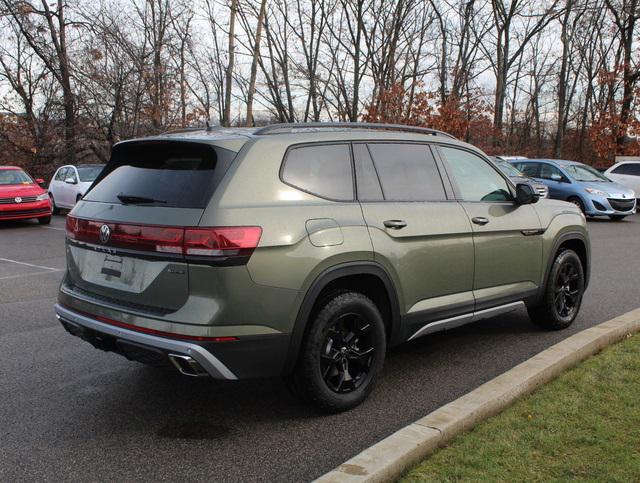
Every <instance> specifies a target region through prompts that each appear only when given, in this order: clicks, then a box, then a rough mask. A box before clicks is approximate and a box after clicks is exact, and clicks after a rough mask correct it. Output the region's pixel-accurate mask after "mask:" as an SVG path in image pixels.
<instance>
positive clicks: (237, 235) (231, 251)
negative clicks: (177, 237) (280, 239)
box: [184, 226, 262, 257]
mask: <svg viewBox="0 0 640 483" xmlns="http://www.w3.org/2000/svg"><path fill="white" fill-rule="evenodd" d="M261 235H262V228H260V227H259V226H234V227H218V228H187V229H186V230H185V233H184V254H185V255H196V256H206V257H218V256H233V255H245V256H246V255H251V253H252V252H253V250H254V249H255V248H256V247H257V246H258V242H259V241H260V236H261Z"/></svg>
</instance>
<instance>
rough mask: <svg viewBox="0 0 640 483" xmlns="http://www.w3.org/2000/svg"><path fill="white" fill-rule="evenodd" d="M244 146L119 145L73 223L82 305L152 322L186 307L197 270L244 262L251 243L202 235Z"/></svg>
mask: <svg viewBox="0 0 640 483" xmlns="http://www.w3.org/2000/svg"><path fill="white" fill-rule="evenodd" d="M241 145H242V142H240V141H239V142H238V143H236V144H235V146H234V145H233V143H232V145H231V147H232V148H233V147H235V148H236V149H235V150H232V149H227V148H226V147H221V146H218V145H213V144H210V143H204V142H192V141H173V140H152V141H132V142H125V143H122V144H119V145H116V146H115V147H114V150H113V154H112V157H111V160H110V161H109V163H108V164H107V166H106V167H105V169H104V171H103V172H102V173H101V174H100V176H99V177H98V178H97V179H96V181H95V183H94V184H93V186H92V187H91V189H90V190H89V191H88V192H87V194H86V195H85V197H84V198H83V201H82V202H81V203H79V204H78V205H77V206H76V208H75V209H74V210H73V212H72V213H71V214H70V215H69V216H68V218H67V247H68V249H67V266H68V275H67V278H66V285H67V288H68V289H69V290H71V291H72V292H73V294H74V295H76V296H79V297H80V298H88V299H89V300H90V301H97V302H98V303H101V304H105V305H107V306H116V307H118V308H123V309H128V310H129V311H132V312H142V313H144V314H147V315H151V316H153V315H155V316H163V315H166V314H168V313H171V312H174V311H176V310H178V309H179V308H180V307H182V306H183V305H184V304H185V303H186V301H187V299H188V297H189V270H188V264H189V263H190V262H195V263H200V262H203V263H207V261H208V260H210V259H215V258H217V257H219V256H221V255H223V254H224V253H225V250H226V249H229V248H235V249H236V250H235V251H233V254H235V255H240V254H243V253H242V249H241V248H238V246H239V245H242V243H243V240H239V241H238V243H236V244H234V243H233V241H234V237H235V238H238V237H245V236H248V235H247V234H246V233H244V232H241V233H238V232H237V230H236V232H235V233H234V232H233V230H232V229H229V228H227V229H226V230H227V232H224V231H223V232H220V231H219V230H218V231H216V230H213V229H200V228H196V227H198V223H199V221H200V218H201V216H202V213H203V212H204V209H205V208H206V206H207V204H208V202H209V200H210V199H211V196H212V195H213V193H214V192H215V190H216V188H217V187H218V185H219V184H220V182H221V180H222V179H223V177H224V175H225V173H226V172H227V170H228V168H229V166H230V165H231V163H232V161H233V159H234V158H235V157H236V154H237V150H239V148H240V147H241ZM226 146H227V147H229V146H228V145H226ZM229 230H231V232H229ZM250 235H251V234H250V233H249V236H250ZM221 236H222V237H223V238H224V239H222V238H220V237H221ZM258 238H259V235H258ZM225 243H226V245H225ZM221 245H222V247H221ZM228 253H232V252H231V251H229V252H228ZM190 258H191V259H192V260H190Z"/></svg>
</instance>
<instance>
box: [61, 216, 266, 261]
mask: <svg viewBox="0 0 640 483" xmlns="http://www.w3.org/2000/svg"><path fill="white" fill-rule="evenodd" d="M261 235H262V228H260V227H259V226H236V227H217V228H183V227H175V226H154V225H132V224H128V223H110V222H102V221H94V220H84V219H81V218H76V217H74V216H67V236H68V237H69V238H70V239H72V240H76V241H80V242H86V243H92V244H95V245H104V246H107V247H114V248H124V249H130V250H143V251H151V252H156V253H168V254H175V255H184V256H187V257H193V258H198V257H207V258H211V257H214V258H215V257H225V258H227V257H249V256H250V255H251V253H253V250H254V249H255V248H256V247H257V246H258V242H259V241H260V236H261Z"/></svg>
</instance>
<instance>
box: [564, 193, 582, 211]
mask: <svg viewBox="0 0 640 483" xmlns="http://www.w3.org/2000/svg"><path fill="white" fill-rule="evenodd" d="M567 201H568V202H569V203H573V204H574V205H576V206H577V207H578V208H580V211H582V212H583V213H584V203H583V202H582V200H581V199H580V198H578V197H577V196H572V197H571V198H569V199H568V200H567Z"/></svg>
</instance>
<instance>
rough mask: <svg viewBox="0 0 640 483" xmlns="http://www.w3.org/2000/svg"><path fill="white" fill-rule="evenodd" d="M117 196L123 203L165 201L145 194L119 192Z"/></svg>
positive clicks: (135, 203)
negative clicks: (136, 194)
mask: <svg viewBox="0 0 640 483" xmlns="http://www.w3.org/2000/svg"><path fill="white" fill-rule="evenodd" d="M117 198H118V199H119V200H120V201H122V203H124V204H125V205H137V204H143V203H166V201H165V200H156V199H153V198H147V197H146V196H135V195H125V194H123V193H120V194H119V195H117Z"/></svg>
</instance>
